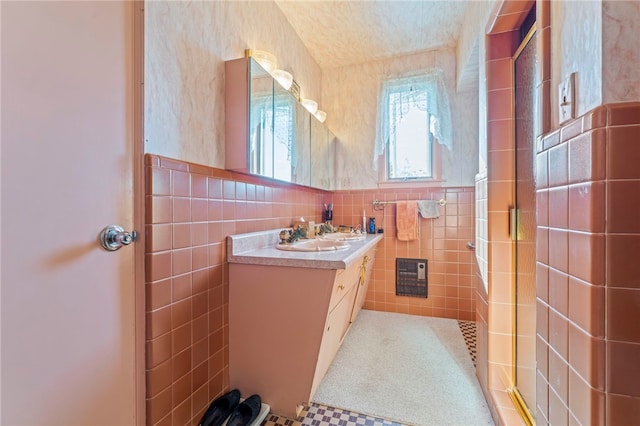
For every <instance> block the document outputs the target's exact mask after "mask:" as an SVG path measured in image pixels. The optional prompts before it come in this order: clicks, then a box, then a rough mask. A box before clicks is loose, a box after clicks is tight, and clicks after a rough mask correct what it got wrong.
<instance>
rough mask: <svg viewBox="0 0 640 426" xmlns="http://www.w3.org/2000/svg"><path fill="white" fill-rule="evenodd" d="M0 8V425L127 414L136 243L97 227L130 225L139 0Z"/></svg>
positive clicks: (135, 392)
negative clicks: (103, 235) (102, 236)
mask: <svg viewBox="0 0 640 426" xmlns="http://www.w3.org/2000/svg"><path fill="white" fill-rule="evenodd" d="M0 11H1V22H2V25H1V35H2V68H1V73H2V74H1V80H2V86H1V87H2V89H1V90H2V111H1V118H2V146H1V148H2V169H1V172H2V216H1V218H2V227H1V228H0V229H1V233H2V245H1V255H2V270H1V271H2V273H1V275H2V281H1V287H0V289H1V329H2V334H1V344H2V346H1V347H2V351H1V371H0V373H1V385H2V387H1V403H2V404H1V410H2V411H1V417H0V423H2V424H3V425H22V424H25V425H94V424H96V425H97V424H102V425H132V424H135V423H136V422H140V421H143V418H144V414H143V413H142V414H140V413H139V411H140V409H139V408H140V406H141V405H142V406H143V404H144V403H143V402H142V404H141V401H144V399H143V398H144V396H143V395H144V394H143V392H144V389H142V390H141V389H140V378H141V377H143V376H141V374H143V368H144V367H142V370H141V369H140V368H139V367H140V365H139V364H138V363H137V362H139V360H140V356H141V351H140V350H139V348H140V343H139V342H140V340H139V339H140V335H139V330H140V327H141V326H142V321H136V315H138V316H139V315H140V312H139V310H138V311H136V306H138V307H139V306H140V302H141V301H140V300H139V297H138V298H136V295H137V294H138V295H139V290H138V292H137V291H136V286H135V282H136V280H135V278H134V277H135V275H136V269H135V265H136V264H137V262H135V261H134V258H135V257H136V253H137V250H141V247H140V243H138V244H134V245H131V246H127V247H123V248H122V249H120V250H118V251H114V252H107V251H105V250H103V249H102V248H101V247H100V246H99V243H98V241H97V236H98V234H99V232H100V230H101V229H102V228H103V227H104V226H106V225H110V224H114V223H116V224H119V225H122V226H123V227H124V228H125V229H127V230H132V229H133V226H134V220H133V218H134V215H133V211H134V180H133V171H134V167H133V165H134V158H136V156H135V152H134V142H133V141H134V133H135V128H136V126H137V125H138V124H139V123H137V118H136V114H135V108H134V105H135V103H134V100H135V99H136V97H135V94H134V91H135V89H136V87H135V85H134V80H135V72H134V16H136V14H135V13H134V4H133V3H131V2H110V1H105V2H94V1H78V2H46V1H44V2H23V1H17V2H10V1H2V2H1V9H0ZM134 122H135V123H137V124H134ZM136 246H137V247H136ZM137 255H138V256H139V253H138V254H137ZM141 266H142V265H138V267H141ZM142 306H143V305H142ZM136 324H137V328H136ZM137 333H138V334H137ZM136 342H138V344H136ZM143 348H144V346H143ZM137 349H138V350H137Z"/></svg>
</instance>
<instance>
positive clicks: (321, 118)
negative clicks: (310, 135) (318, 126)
mask: <svg viewBox="0 0 640 426" xmlns="http://www.w3.org/2000/svg"><path fill="white" fill-rule="evenodd" d="M313 115H314V116H315V117H316V118H317V119H318V121H319V122H321V123H324V120H326V119H327V113H326V112H324V111H321V110H317V111H316V113H315V114H313Z"/></svg>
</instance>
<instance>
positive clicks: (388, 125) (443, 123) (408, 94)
mask: <svg viewBox="0 0 640 426" xmlns="http://www.w3.org/2000/svg"><path fill="white" fill-rule="evenodd" d="M411 106H415V107H417V108H418V109H420V110H421V111H428V113H429V115H430V117H431V120H430V123H429V128H430V131H431V133H432V134H433V137H434V138H435V139H436V141H437V142H438V143H440V144H441V145H443V146H446V147H447V149H449V150H451V149H452V136H451V108H450V106H449V95H448V94H447V88H446V86H445V83H444V71H443V70H441V69H431V70H427V71H422V72H421V73H420V74H417V75H416V74H413V75H409V76H402V77H398V78H393V79H389V80H387V81H385V82H384V83H382V85H381V88H380V93H379V96H378V119H377V127H378V128H377V130H376V143H375V149H374V158H373V163H374V166H377V163H378V157H379V156H380V155H382V154H383V153H384V150H385V148H386V146H387V144H388V142H389V139H390V137H391V135H395V131H396V126H397V125H398V124H399V123H400V120H401V119H402V117H403V115H404V114H406V113H407V112H408V111H409V109H410V107H411Z"/></svg>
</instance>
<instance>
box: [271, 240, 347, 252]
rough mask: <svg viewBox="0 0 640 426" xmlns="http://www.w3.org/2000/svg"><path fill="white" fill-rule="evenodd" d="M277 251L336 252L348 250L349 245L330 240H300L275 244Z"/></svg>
mask: <svg viewBox="0 0 640 426" xmlns="http://www.w3.org/2000/svg"><path fill="white" fill-rule="evenodd" d="M276 248H277V249H278V250H287V251H337V250H345V249H348V248H349V243H345V242H343V241H332V240H321V239H314V240H302V241H297V242H295V243H292V244H276Z"/></svg>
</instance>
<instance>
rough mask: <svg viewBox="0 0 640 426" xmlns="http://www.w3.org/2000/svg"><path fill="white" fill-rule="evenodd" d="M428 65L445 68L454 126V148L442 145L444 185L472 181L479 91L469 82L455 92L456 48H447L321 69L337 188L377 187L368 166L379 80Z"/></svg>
mask: <svg viewBox="0 0 640 426" xmlns="http://www.w3.org/2000/svg"><path fill="white" fill-rule="evenodd" d="M433 67H439V68H442V69H443V70H444V71H445V77H446V82H445V83H446V85H447V88H448V90H449V96H450V98H449V100H450V104H451V115H452V117H451V119H452V124H453V151H452V152H451V153H449V152H448V151H447V150H446V149H443V152H444V155H443V157H442V169H443V175H444V178H445V179H446V182H445V183H444V185H445V186H460V185H464V186H472V185H474V176H475V173H476V171H477V163H478V159H477V144H478V141H477V129H478V113H477V97H478V89H477V87H476V86H475V84H472V85H471V87H470V88H469V89H468V90H466V91H465V92H462V93H457V92H456V90H455V88H456V80H455V73H456V58H455V50H454V49H452V48H447V49H442V50H433V51H429V52H424V53H419V54H413V55H406V56H399V57H395V58H390V59H385V60H380V61H374V62H367V63H364V64H357V65H351V66H346V67H340V68H332V69H328V70H324V72H323V80H322V96H323V98H322V99H323V105H324V106H325V110H326V112H327V121H326V124H327V126H328V127H329V128H330V129H331V130H332V131H333V132H334V133H335V134H336V136H337V137H338V139H339V140H340V144H339V148H338V161H337V170H336V174H337V185H338V189H371V188H376V187H377V186H378V172H377V171H376V170H374V169H373V167H372V166H373V152H374V144H375V138H376V111H377V105H378V90H379V86H380V84H381V82H382V81H383V80H384V79H385V78H387V77H389V76H393V75H400V74H402V73H406V72H411V71H415V70H420V69H429V68H433Z"/></svg>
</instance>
